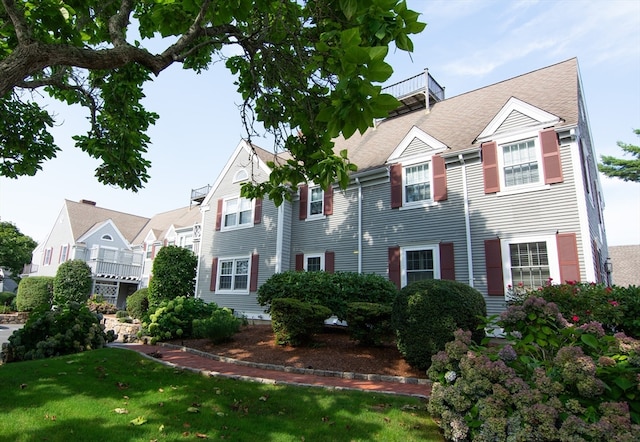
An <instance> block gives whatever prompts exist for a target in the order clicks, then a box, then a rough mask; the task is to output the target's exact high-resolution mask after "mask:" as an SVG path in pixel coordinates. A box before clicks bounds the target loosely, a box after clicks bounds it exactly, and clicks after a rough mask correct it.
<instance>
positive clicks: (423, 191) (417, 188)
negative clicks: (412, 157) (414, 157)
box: [403, 163, 432, 203]
mask: <svg viewBox="0 0 640 442" xmlns="http://www.w3.org/2000/svg"><path fill="white" fill-rule="evenodd" d="M403 190H404V202H405V203H417V202H421V201H429V200H431V199H432V196H431V171H430V170H429V163H422V164H416V165H413V166H408V167H405V168H404V188H403Z"/></svg>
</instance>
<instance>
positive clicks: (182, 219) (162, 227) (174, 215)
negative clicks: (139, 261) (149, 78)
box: [132, 206, 202, 244]
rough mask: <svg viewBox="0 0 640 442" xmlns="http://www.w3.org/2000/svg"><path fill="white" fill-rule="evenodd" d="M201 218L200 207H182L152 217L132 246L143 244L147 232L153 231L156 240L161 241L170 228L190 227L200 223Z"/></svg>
mask: <svg viewBox="0 0 640 442" xmlns="http://www.w3.org/2000/svg"><path fill="white" fill-rule="evenodd" d="M201 218H202V214H201V213H200V206H189V207H182V208H180V209H174V210H170V211H168V212H162V213H158V214H157V215H154V216H153V217H152V218H151V219H150V220H149V222H148V223H147V225H146V226H144V228H143V229H142V230H141V231H140V232H139V233H138V235H137V236H136V237H135V238H134V240H133V241H132V244H142V243H144V240H145V238H146V236H147V234H148V233H149V230H153V233H154V235H155V237H156V239H158V240H161V239H164V237H165V235H166V234H167V232H168V230H169V228H170V227H171V226H174V227H175V228H176V229H179V228H181V227H190V226H193V225H194V224H195V223H197V222H200V220H201Z"/></svg>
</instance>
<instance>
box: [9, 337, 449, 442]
mask: <svg viewBox="0 0 640 442" xmlns="http://www.w3.org/2000/svg"><path fill="white" fill-rule="evenodd" d="M0 385H2V386H3V390H2V391H3V393H2V395H1V396H0V427H1V428H2V432H0V441H1V442H4V441H7V442H8V441H11V442H15V441H17V442H26V441H34V440H47V441H51V442H55V441H65V442H66V441H68V440H100V441H105V442H110V441H118V442H120V441H123V440H127V441H145V442H146V441H150V440H157V441H162V440H167V441H168V440H172V441H175V440H198V439H205V438H206V439H211V440H237V441H253V440H261V441H301V440H307V441H336V440H354V441H365V440H366V441H368V440H385V441H403V442H410V441H442V440H443V439H442V436H441V435H440V433H439V430H438V428H437V426H436V425H435V423H434V422H433V421H432V420H431V419H430V418H429V416H428V414H427V412H426V410H425V406H424V402H423V401H421V400H419V399H417V398H409V397H401V396H390V395H384V394H372V393H363V392H353V391H351V392H348V391H332V390H325V389H319V388H304V387H292V386H274V385H265V384H257V383H251V382H242V381H235V380H229V379H223V378H209V377H205V376H201V375H198V374H195V373H192V372H189V371H183V370H179V369H175V368H171V367H167V366H165V365H163V364H160V363H159V362H157V361H156V360H153V359H150V358H145V357H143V356H142V355H139V354H137V353H135V352H132V351H129V350H125V349H116V348H104V349H100V350H95V351H91V352H84V353H78V354H73V355H67V356H62V357H57V358H52V359H48V360H46V361H43V360H41V361H26V362H20V363H16V364H5V365H2V366H0Z"/></svg>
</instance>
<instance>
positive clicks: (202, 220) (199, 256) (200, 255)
mask: <svg viewBox="0 0 640 442" xmlns="http://www.w3.org/2000/svg"><path fill="white" fill-rule="evenodd" d="M199 210H200V213H201V214H202V217H201V221H200V245H199V247H198V267H196V288H195V297H196V298H200V296H199V293H198V289H199V288H200V287H199V286H200V267H201V266H202V261H201V260H202V242H203V239H204V218H205V216H204V215H205V213H206V212H207V211H208V210H209V206H204V207H202V206H201V207H200V209H199Z"/></svg>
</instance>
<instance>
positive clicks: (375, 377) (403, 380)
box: [155, 342, 431, 385]
mask: <svg viewBox="0 0 640 442" xmlns="http://www.w3.org/2000/svg"><path fill="white" fill-rule="evenodd" d="M155 345H158V346H160V347H167V348H175V349H179V350H181V351H184V352H187V353H192V354H194V355H198V356H201V357H203V358H209V359H213V360H216V361H220V362H226V363H229V364H236V365H243V366H246V367H251V368H260V369H263V370H273V371H284V372H287V373H296V374H312V375H316V376H325V377H334V378H342V379H355V380H363V381H382V382H396V383H399V384H418V385H430V384H431V381H430V380H429V379H421V378H413V377H405V376H386V375H380V374H375V373H353V372H344V371H333V370H316V369H312V368H298V367H291V366H286V365H276V364H263V363H259V362H251V361H242V360H239V359H233V358H228V357H226V356H220V355H216V354H211V353H205V352H203V351H200V350H195V349H193V348H189V347H184V346H181V345H174V344H167V343H164V342H157V343H156V344H155Z"/></svg>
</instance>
